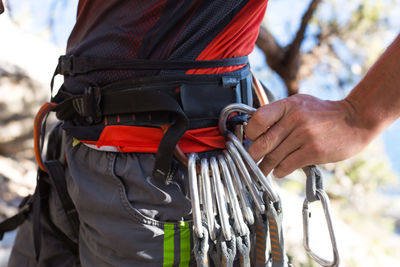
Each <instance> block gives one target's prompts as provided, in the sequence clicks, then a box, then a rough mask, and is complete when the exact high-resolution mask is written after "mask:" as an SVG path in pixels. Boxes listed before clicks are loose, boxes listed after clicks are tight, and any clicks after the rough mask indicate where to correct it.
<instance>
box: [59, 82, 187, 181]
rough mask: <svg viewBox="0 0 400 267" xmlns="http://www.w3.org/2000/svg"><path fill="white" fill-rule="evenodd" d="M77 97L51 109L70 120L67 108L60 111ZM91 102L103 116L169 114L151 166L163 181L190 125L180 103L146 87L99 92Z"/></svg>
mask: <svg viewBox="0 0 400 267" xmlns="http://www.w3.org/2000/svg"><path fill="white" fill-rule="evenodd" d="M92 92H94V91H92ZM89 98H90V97H89ZM76 99H77V98H76V97H72V98H71V99H70V100H68V99H67V100H65V101H64V102H62V103H60V104H58V105H57V107H56V108H55V109H54V110H55V111H56V113H57V118H58V119H60V120H70V119H72V118H73V117H70V116H71V113H70V112H67V113H64V112H63V111H68V110H72V109H73V108H74V107H76V106H77V103H74V101H75V100H76ZM94 103H98V105H99V108H94V110H101V114H102V116H107V115H115V114H127V113H142V112H165V113H169V114H170V117H171V119H170V120H169V121H171V122H172V123H171V125H170V126H169V127H168V129H167V131H166V132H165V133H164V136H163V138H162V140H161V142H160V145H159V147H158V150H157V154H156V162H155V166H154V169H153V176H154V177H155V178H156V179H159V180H160V181H161V180H164V182H165V178H166V177H167V175H168V173H169V170H170V165H171V162H172V157H173V151H174V149H175V146H176V144H177V143H178V141H179V139H180V138H181V137H182V135H183V134H184V133H185V131H186V130H187V128H188V125H189V120H188V118H187V117H186V115H185V113H184V112H183V110H182V108H181V107H180V105H179V103H178V102H177V101H176V100H175V99H174V98H173V97H172V96H170V95H168V94H165V93H162V92H157V91H146V90H123V91H115V92H113V91H111V92H109V93H105V94H103V95H101V101H100V102H98V101H94V102H93V104H94ZM88 109H91V108H88ZM78 110H79V108H78ZM162 177H163V178H164V179H162Z"/></svg>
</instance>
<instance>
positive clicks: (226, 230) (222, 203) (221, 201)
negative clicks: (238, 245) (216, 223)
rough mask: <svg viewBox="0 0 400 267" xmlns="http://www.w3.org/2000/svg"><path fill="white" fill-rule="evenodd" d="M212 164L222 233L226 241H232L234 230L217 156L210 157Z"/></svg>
mask: <svg viewBox="0 0 400 267" xmlns="http://www.w3.org/2000/svg"><path fill="white" fill-rule="evenodd" d="M210 166H211V171H212V177H213V181H214V183H213V184H214V189H215V194H216V196H217V208H218V216H219V219H220V224H221V229H222V234H223V236H224V239H225V241H230V240H231V239H232V232H231V228H230V224H229V215H228V211H227V209H226V207H227V203H226V199H225V194H224V192H225V189H224V187H223V186H222V181H221V176H220V172H219V168H218V163H217V159H216V158H215V157H211V158H210Z"/></svg>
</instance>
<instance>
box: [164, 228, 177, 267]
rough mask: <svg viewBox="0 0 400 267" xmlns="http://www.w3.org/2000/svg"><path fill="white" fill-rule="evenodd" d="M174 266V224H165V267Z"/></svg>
mask: <svg viewBox="0 0 400 267" xmlns="http://www.w3.org/2000/svg"><path fill="white" fill-rule="evenodd" d="M173 264H174V224H172V223H164V256H163V267H170V266H172V265H173Z"/></svg>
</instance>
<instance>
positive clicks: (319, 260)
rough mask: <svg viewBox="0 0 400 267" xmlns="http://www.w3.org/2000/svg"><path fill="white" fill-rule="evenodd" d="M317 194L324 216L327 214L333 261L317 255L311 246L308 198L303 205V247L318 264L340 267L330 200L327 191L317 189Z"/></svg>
mask: <svg viewBox="0 0 400 267" xmlns="http://www.w3.org/2000/svg"><path fill="white" fill-rule="evenodd" d="M316 193H317V195H318V198H319V200H320V201H321V204H322V207H323V210H324V214H325V219H326V224H327V226H328V231H329V237H330V240H331V245H332V252H333V261H328V260H326V259H324V258H322V257H320V256H318V255H317V254H316V253H314V252H313V251H312V250H311V248H310V245H309V227H308V226H309V219H308V216H309V212H308V203H309V201H308V200H307V198H305V199H304V203H303V245H304V248H305V250H306V251H307V253H308V255H310V257H311V258H313V259H314V260H315V261H316V262H317V263H318V264H320V265H322V266H324V267H336V266H338V265H339V252H338V249H337V246H336V239H335V232H334V230H333V225H332V219H331V214H330V204H329V198H328V196H327V195H326V193H325V191H324V190H322V189H316Z"/></svg>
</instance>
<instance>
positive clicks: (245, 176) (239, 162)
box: [226, 141, 265, 214]
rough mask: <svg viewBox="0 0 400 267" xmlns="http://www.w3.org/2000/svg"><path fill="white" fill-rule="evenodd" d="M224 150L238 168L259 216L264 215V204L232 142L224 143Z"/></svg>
mask: <svg viewBox="0 0 400 267" xmlns="http://www.w3.org/2000/svg"><path fill="white" fill-rule="evenodd" d="M226 149H227V150H228V152H229V154H231V156H232V159H233V161H234V162H235V163H236V166H237V167H238V169H239V172H240V174H241V175H242V177H243V179H244V182H245V183H246V186H247V189H248V190H249V193H250V195H251V197H252V199H253V201H254V204H255V206H256V208H257V210H258V211H259V212H260V214H264V213H265V205H264V202H263V200H262V198H261V196H260V195H259V194H258V190H257V188H256V186H255V185H254V183H253V181H252V180H251V177H250V174H249V172H248V171H247V169H246V165H245V164H244V162H243V159H242V157H241V156H240V154H239V151H238V150H237V149H236V147H235V145H234V144H232V142H230V141H228V142H226Z"/></svg>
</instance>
